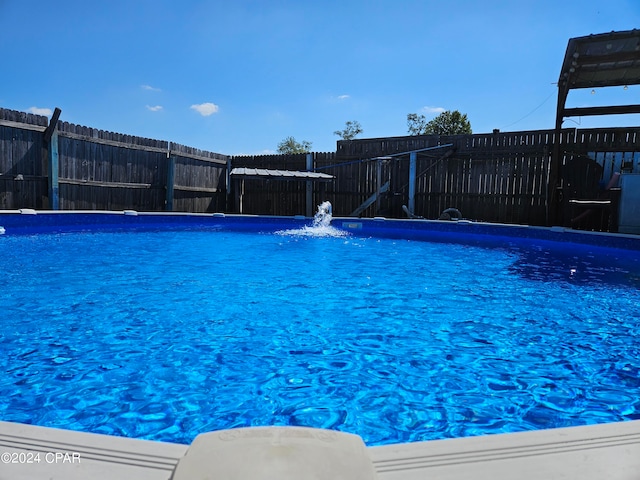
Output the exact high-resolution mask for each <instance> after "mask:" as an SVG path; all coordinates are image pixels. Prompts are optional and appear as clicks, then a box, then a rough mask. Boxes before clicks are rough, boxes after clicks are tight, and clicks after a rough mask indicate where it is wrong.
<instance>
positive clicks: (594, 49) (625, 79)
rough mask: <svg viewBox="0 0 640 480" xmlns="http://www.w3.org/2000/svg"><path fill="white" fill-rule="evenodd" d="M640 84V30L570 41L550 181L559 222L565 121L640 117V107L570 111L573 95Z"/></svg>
mask: <svg viewBox="0 0 640 480" xmlns="http://www.w3.org/2000/svg"><path fill="white" fill-rule="evenodd" d="M638 84H640V30H635V29H634V30H627V31H622V32H610V33H602V34H598V35H588V36H585V37H576V38H571V39H569V43H568V45H567V51H566V53H565V56H564V61H563V63H562V69H561V71H560V78H559V80H558V105H557V111H556V123H555V135H554V143H553V151H552V158H551V168H550V178H549V189H550V192H549V198H550V204H551V206H552V210H553V214H552V218H551V219H550V221H551V222H552V223H553V222H554V221H557V219H558V218H557V217H558V214H559V207H560V203H561V202H560V193H561V192H562V188H563V186H564V182H563V180H564V179H563V172H562V166H563V163H564V152H562V151H561V143H562V135H561V130H562V123H563V122H564V119H565V118H568V117H576V116H590V115H618V114H632V113H640V104H634V105H611V106H598V107H578V108H567V107H566V102H567V97H568V95H569V92H570V91H571V90H573V89H579V88H598V87H615V86H628V85H638Z"/></svg>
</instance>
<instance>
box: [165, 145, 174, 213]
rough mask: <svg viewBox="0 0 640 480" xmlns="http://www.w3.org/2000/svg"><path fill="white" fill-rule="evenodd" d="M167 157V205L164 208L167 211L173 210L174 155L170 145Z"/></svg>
mask: <svg viewBox="0 0 640 480" xmlns="http://www.w3.org/2000/svg"><path fill="white" fill-rule="evenodd" d="M167 159H168V161H169V165H168V167H167V205H166V207H165V209H166V211H167V212H173V193H174V188H173V187H174V183H175V180H176V157H175V156H174V155H171V145H169V150H167Z"/></svg>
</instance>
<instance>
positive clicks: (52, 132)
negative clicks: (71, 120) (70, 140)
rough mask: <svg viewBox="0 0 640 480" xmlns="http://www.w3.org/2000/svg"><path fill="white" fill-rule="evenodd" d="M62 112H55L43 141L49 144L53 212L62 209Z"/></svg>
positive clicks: (49, 179) (49, 174) (50, 198)
mask: <svg viewBox="0 0 640 480" xmlns="http://www.w3.org/2000/svg"><path fill="white" fill-rule="evenodd" d="M61 113H62V110H60V109H59V108H58V107H56V108H55V110H54V111H53V115H52V116H51V120H50V121H49V126H48V127H47V128H46V130H45V131H44V134H43V140H44V143H45V144H48V148H47V169H48V179H47V183H48V184H49V208H50V209H51V210H59V209H60V184H59V182H58V176H59V169H60V162H59V157H58V119H59V118H60V114H61Z"/></svg>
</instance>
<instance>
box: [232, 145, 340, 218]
mask: <svg viewBox="0 0 640 480" xmlns="http://www.w3.org/2000/svg"><path fill="white" fill-rule="evenodd" d="M311 161H312V159H311V158H310V154H308V155H307V166H308V167H309V169H310V168H311ZM229 178H230V179H231V178H234V179H239V180H240V187H239V189H238V190H239V191H237V193H236V199H235V203H236V209H237V210H238V212H239V213H244V212H243V210H244V208H243V197H244V181H245V179H253V180H256V179H257V180H280V181H282V180H285V181H286V180H297V181H306V208H305V211H306V216H307V217H310V216H311V215H312V182H329V181H331V180H333V179H334V178H335V177H334V176H333V175H329V174H328V173H319V172H312V171H306V172H300V171H297V170H270V169H266V168H245V167H236V168H234V169H232V170H231V172H230V173H229Z"/></svg>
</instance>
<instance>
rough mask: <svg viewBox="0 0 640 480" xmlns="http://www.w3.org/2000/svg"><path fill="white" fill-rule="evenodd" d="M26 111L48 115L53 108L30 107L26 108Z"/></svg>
mask: <svg viewBox="0 0 640 480" xmlns="http://www.w3.org/2000/svg"><path fill="white" fill-rule="evenodd" d="M27 112H29V113H35V114H36V115H44V116H46V117H48V116H50V115H51V114H52V113H53V110H51V109H50V108H38V107H31V108H30V109H29V110H27Z"/></svg>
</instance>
